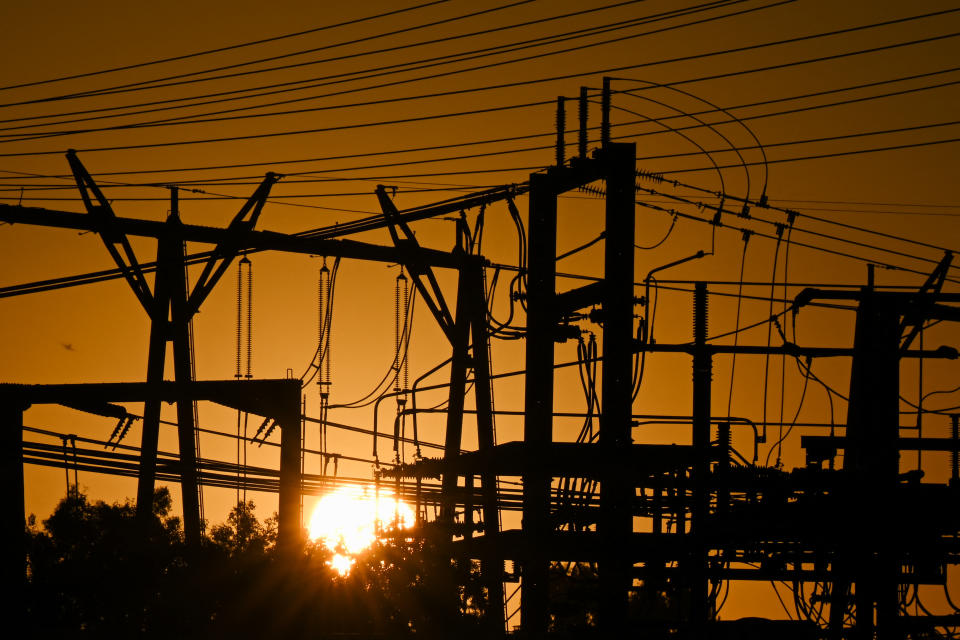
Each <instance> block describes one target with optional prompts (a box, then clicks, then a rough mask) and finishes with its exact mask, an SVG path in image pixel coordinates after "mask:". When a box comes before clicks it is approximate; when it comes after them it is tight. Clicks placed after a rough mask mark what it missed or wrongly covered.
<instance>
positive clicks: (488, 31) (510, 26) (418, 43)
mask: <svg viewBox="0 0 960 640" xmlns="http://www.w3.org/2000/svg"><path fill="white" fill-rule="evenodd" d="M533 1H535V0H523V1H521V2H515V3H512V4H509V5H503V6H501V7H495V8H493V9H486V10H483V11H478V12H474V13H470V14H465V15H460V16H456V17H454V18H449V19H445V20H440V21H436V22H431V23H427V24H424V25H418V26H416V27H411V28H406V29H400V30H396V31H390V32H386V33H382V34H377V35H374V36H369V37H364V38H358V39H355V40H348V41H344V42H339V43H336V44H332V45H325V46H323V47H315V48H312V49H303V50H300V51H295V52H293V53H288V54H283V55H278V56H272V57H269V58H261V59H259V60H253V61H249V62H244V63H239V64H234V65H227V66H222V67H218V68H214V69H205V70H203V71H196V72H191V73H184V74H179V75H175V76H169V77H166V78H157V79H154V80H149V81H143V82H138V83H131V84H128V85H118V86H114V87H105V88H103V89H98V90H94V91H92V92H85V93H81V94H70V95H67V96H62V97H61V98H62V99H66V98H72V97H78V98H80V97H96V96H103V95H112V94H114V93H124V91H122V89H123V88H125V87H139V86H141V85H150V86H143V87H142V88H143V89H157V88H163V87H167V86H175V85H178V84H186V83H168V84H165V85H158V84H154V83H157V82H162V81H165V80H174V79H177V78H184V77H190V76H195V75H199V74H202V73H209V72H214V71H220V70H226V69H231V68H236V67H241V66H248V65H251V64H257V63H262V62H268V61H271V60H277V59H281V58H287V57H291V56H298V55H304V54H307V53H312V52H316V51H322V50H326V49H333V48H338V47H342V46H346V45H349V44H356V43H360V42H369V41H371V40H376V39H380V38H383V37H386V36H391V35H397V34H399V33H405V32H409V31H414V30H418V29H423V28H426V27H431V26H437V25H439V24H444V23H449V22H452V21H456V20H462V19H465V18H470V17H475V16H478V15H481V14H485V13H491V12H494V11H500V10H502V9H506V8H512V7H514V6H517V5H521V4H527V3H528V2H533ZM643 1H644V0H627V1H625V2H618V3H615V4H611V5H605V6H602V7H594V8H590V9H584V10H581V11H574V12H570V13H565V14H558V15H553V16H546V17H544V18H541V19H538V20H531V21H527V22H520V23H513V24H507V25H500V26H497V27H492V28H487V29H481V30H478V31H473V32H470V33H464V34H459V35H452V36H444V37H442V38H434V39H431V40H418V41H416V42H411V43H406V44H401V45H396V46H392V47H384V48H380V49H371V50H367V51H361V52H358V53H351V54H344V55H341V56H336V57H331V58H323V59H320V60H312V61H307V62H301V63H296V64H291V65H285V66H281V67H271V68H267V69H257V70H253V71H247V72H244V73H239V74H232V75H225V76H212V77H206V78H199V79H195V80H193V81H190V82H205V81H208V80H220V79H226V78H230V77H236V76H241V75H249V74H258V73H266V72H272V71H280V70H286V69H290V68H294V67H300V66H306V65H314V64H321V63H327V62H342V61H345V60H349V59H352V58H357V57H365V56H370V55H375V54H380V53H392V52H396V51H400V50H403V49H409V48H413V47H421V46H426V45H430V44H437V43H440V42H447V41H450V40H463V39H466V38H470V37H475V36H478V35H487V34H491V33H498V32H503V31H508V30H511V29H517V28H521V27H525V26H529V25H532V24H536V25H541V24H543V23H546V22H551V21H554V20H560V19H563V18H569V17H572V16H579V15H584V14H588V13H594V12H597V11H603V10H607V9H611V8H615V7H620V6H623V5H628V4H634V3H637V2H643ZM731 1H737V2H742V1H745V0H722V2H731ZM716 3H717V2H716V0H715V1H714V2H713V3H707V4H716ZM638 20H642V18H640V19H632V20H625V21H622V22H621V23H615V24H627V23H636V22H637V21H638ZM595 28H597V29H598V28H600V27H595ZM573 33H575V32H573ZM553 37H556V36H546V37H543V38H538V39H534V40H530V41H527V42H534V41H537V40H548V39H550V38H553ZM514 44H516V43H514ZM507 46H510V45H500V46H499V47H491V48H489V49H497V48H502V47H507ZM489 49H479V50H477V51H486V50H489ZM469 53H470V52H466V53H457V54H450V55H449V56H441V58H442V57H458V56H462V55H469ZM434 59H440V58H428V59H426V60H434ZM423 61H424V60H420V61H411V62H406V63H399V64H395V65H391V66H389V67H374V68H368V69H363V70H359V71H354V72H349V73H341V74H335V75H331V76H320V77H319V78H318V77H316V76H313V77H311V78H308V79H305V80H295V81H288V82H282V83H275V84H270V85H262V86H260V87H252V88H244V89H238V90H234V91H223V92H217V93H212V94H204V95H199V96H189V97H186V98H176V99H173V100H162V101H151V102H146V103H140V104H135V105H125V106H121V107H107V108H99V109H90V110H85V111H76V112H68V113H65V114H61V115H78V114H84V113H96V112H102V111H114V110H118V109H126V108H135V107H140V106H149V105H153V104H164V103H169V102H185V101H188V100H196V99H202V98H207V97H213V96H220V95H230V94H236V93H246V92H250V91H258V90H261V89H270V88H275V87H282V86H291V85H303V84H305V83H308V84H306V86H301V87H296V88H292V89H291V90H292V91H301V90H303V89H307V88H313V87H318V86H323V85H324V84H329V83H314V81H315V80H318V79H323V80H326V79H331V78H337V77H342V76H352V75H358V74H362V73H369V72H371V71H377V70H384V69H390V68H397V67H402V66H409V65H414V64H419V63H420V62H423ZM368 77H369V76H368ZM355 79H359V78H355ZM271 93H276V92H272V91H271V92H266V93H261V94H255V95H249V96H240V97H238V98H231V99H229V100H233V99H249V98H252V97H258V96H260V95H269V94H271ZM220 101H221V100H214V101H209V102H206V103H196V104H190V105H182V106H173V107H166V108H165V109H176V108H183V107H193V106H199V105H200V104H210V103H211V102H220ZM0 106H7V105H0ZM156 110H164V109H156ZM136 113H143V112H131V113H124V114H118V115H120V116H129V115H135V114H136ZM49 117H57V115H56V114H48V115H43V116H30V117H25V118H16V119H13V120H0V122H9V121H17V120H32V119H42V118H49ZM103 117H115V116H103ZM92 119H95V118H92ZM56 124H63V122H61V123H56ZM32 126H37V125H32Z"/></svg>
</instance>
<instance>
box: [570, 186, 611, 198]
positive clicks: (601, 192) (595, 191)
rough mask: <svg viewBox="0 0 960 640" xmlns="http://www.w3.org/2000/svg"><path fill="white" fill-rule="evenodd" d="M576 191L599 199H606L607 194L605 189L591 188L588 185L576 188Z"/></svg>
mask: <svg viewBox="0 0 960 640" xmlns="http://www.w3.org/2000/svg"><path fill="white" fill-rule="evenodd" d="M577 189H578V190H579V191H583V192H584V193H589V194H590V195H592V196H597V197H600V198H604V197H606V195H607V192H606V190H605V189H603V188H601V187H591V186H590V185H588V184H585V185H582V186H580V187H577Z"/></svg>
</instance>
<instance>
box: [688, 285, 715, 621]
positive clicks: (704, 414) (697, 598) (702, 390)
mask: <svg viewBox="0 0 960 640" xmlns="http://www.w3.org/2000/svg"><path fill="white" fill-rule="evenodd" d="M707 304H708V302H707V285H706V283H703V282H698V283H696V285H695V286H694V292H693V420H692V422H693V460H694V462H693V512H692V513H691V520H690V533H691V535H692V537H693V541H692V546H693V553H692V554H691V559H690V563H691V564H690V571H689V575H690V623H691V631H692V636H691V637H694V638H700V637H704V634H705V631H706V629H705V625H706V623H707V621H708V620H709V619H710V618H711V617H712V616H711V613H712V612H711V611H710V605H709V602H708V601H707V600H708V593H709V589H708V584H707V572H706V569H707V567H706V563H707V553H706V541H705V534H706V531H705V526H706V521H707V515H708V509H709V505H710V483H709V474H710V421H711V415H710V404H711V380H712V378H713V359H712V356H711V354H710V351H709V350H708V348H707Z"/></svg>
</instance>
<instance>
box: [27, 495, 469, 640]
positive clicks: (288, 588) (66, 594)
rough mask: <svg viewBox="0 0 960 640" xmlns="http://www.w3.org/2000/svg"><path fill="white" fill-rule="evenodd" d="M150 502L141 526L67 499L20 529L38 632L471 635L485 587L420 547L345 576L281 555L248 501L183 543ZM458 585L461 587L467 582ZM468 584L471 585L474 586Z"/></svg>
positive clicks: (378, 549)
mask: <svg viewBox="0 0 960 640" xmlns="http://www.w3.org/2000/svg"><path fill="white" fill-rule="evenodd" d="M170 510H171V499H170V494H169V492H168V490H167V489H165V488H163V489H158V490H157V492H156V494H155V496H154V505H153V518H152V520H151V522H150V523H149V526H148V527H147V530H146V531H144V529H143V528H142V527H140V526H139V525H138V523H137V521H136V518H135V513H136V510H135V507H134V505H132V504H131V503H130V501H126V502H123V503H114V504H107V503H104V502H102V501H96V502H91V501H90V500H89V499H88V498H87V497H86V496H85V495H83V494H82V493H80V494H77V495H70V496H68V497H66V498H64V499H63V500H61V501H60V503H59V504H58V505H57V508H56V509H55V511H54V513H53V514H52V515H51V516H50V517H49V518H48V519H46V520H44V521H43V523H42V527H40V526H37V524H36V520H35V519H33V518H31V521H30V525H29V526H28V527H27V530H26V532H25V533H26V538H27V548H28V583H27V590H26V594H25V596H26V597H25V601H26V617H27V621H28V624H29V625H30V631H31V634H32V635H33V636H36V637H91V638H92V637H96V638H102V637H131V638H132V637H136V638H153V637H176V638H201V637H202V638H220V637H223V638H227V637H230V638H234V639H236V638H261V637H284V638H324V637H336V636H341V637H342V636H344V635H346V636H353V637H358V638H365V637H371V638H372V637H378V638H394V637H407V636H411V635H413V636H415V637H418V638H431V637H436V638H441V637H443V638H447V637H450V634H451V633H454V634H456V635H459V636H461V637H462V638H469V637H472V636H476V635H478V629H479V625H478V616H479V615H480V613H482V611H483V609H484V607H485V605H484V603H483V593H482V589H480V588H479V587H477V586H476V584H477V583H476V579H475V578H476V576H475V571H472V570H471V568H470V567H465V568H464V567H460V568H458V567H456V566H454V565H452V564H451V563H450V562H449V561H448V560H447V561H444V560H442V559H440V558H442V555H440V554H437V553H436V552H435V551H434V550H432V549H431V548H430V545H429V544H428V543H424V542H422V541H419V540H418V541H410V540H401V541H397V542H391V543H389V544H378V545H376V546H374V548H372V549H371V550H370V551H369V552H368V553H366V554H365V555H363V556H362V557H360V558H359V559H358V561H357V564H356V565H355V566H354V568H353V570H352V571H351V572H350V574H349V575H348V576H346V577H340V576H339V574H338V573H337V572H336V571H334V570H333V569H332V568H331V567H330V566H329V564H328V563H329V561H330V558H331V553H330V551H328V550H327V549H326V548H324V547H323V546H321V545H319V544H313V543H309V544H307V545H306V546H305V547H304V549H303V550H302V553H300V554H298V555H297V556H296V557H294V558H290V557H284V556H281V555H280V554H278V553H277V550H276V538H277V521H276V517H275V516H273V517H269V518H267V519H266V520H264V521H262V522H261V521H260V520H259V519H258V518H257V516H256V513H255V505H254V503H253V502H252V501H249V502H240V503H238V504H237V505H236V506H235V507H234V508H233V509H232V510H231V512H230V514H229V516H228V517H227V521H226V522H224V523H222V524H218V525H215V526H213V527H211V528H210V529H209V532H208V535H207V536H205V537H204V539H203V542H202V544H200V545H199V546H194V547H191V546H188V545H186V544H185V542H184V539H183V532H182V528H181V523H180V520H179V519H178V518H176V517H173V516H171V515H170ZM464 584H467V585H468V586H467V587H466V588H464V587H463V586H462V585H464ZM471 585H473V586H471Z"/></svg>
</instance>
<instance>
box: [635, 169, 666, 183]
mask: <svg viewBox="0 0 960 640" xmlns="http://www.w3.org/2000/svg"><path fill="white" fill-rule="evenodd" d="M636 176H637V177H638V178H640V179H641V180H644V179H646V180H652V181H653V182H666V179H665V178H664V177H663V174H662V173H656V172H654V171H646V170H644V169H639V170H637V171H636Z"/></svg>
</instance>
